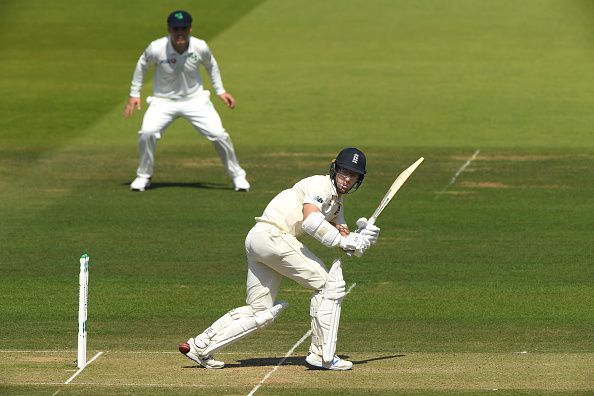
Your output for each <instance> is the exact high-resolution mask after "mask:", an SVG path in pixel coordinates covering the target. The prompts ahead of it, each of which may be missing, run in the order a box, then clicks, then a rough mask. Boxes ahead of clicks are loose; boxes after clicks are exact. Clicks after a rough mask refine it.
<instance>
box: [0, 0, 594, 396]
mask: <svg viewBox="0 0 594 396" xmlns="http://www.w3.org/2000/svg"><path fill="white" fill-rule="evenodd" d="M184 7H185V8H187V9H188V10H189V11H190V12H191V13H192V14H193V15H194V17H195V20H196V21H197V22H196V24H195V27H194V32H195V34H196V35H197V36H199V37H203V38H206V39H207V40H208V42H209V44H210V45H211V48H212V49H213V52H214V53H215V55H216V57H217V59H218V60H219V63H220V66H221V69H222V73H223V80H224V82H225V86H226V88H227V89H228V90H229V91H230V92H231V93H233V94H234V96H235V97H236V98H237V99H238V107H237V109H236V110H234V111H228V110H226V109H223V108H222V106H220V105H219V104H218V103H216V105H217V106H218V108H219V109H220V110H221V115H222V117H223V121H224V124H225V127H226V128H227V129H228V130H229V132H230V133H231V136H232V137H233V141H234V144H235V147H236V149H237V153H238V156H239V158H240V161H241V163H242V165H243V166H244V167H245V168H246V170H247V171H248V177H249V179H250V182H252V186H253V188H252V191H250V192H249V193H248V194H236V193H234V192H233V191H232V189H231V185H230V183H229V181H228V180H227V178H226V175H225V174H224V171H223V169H222V167H221V166H220V164H219V163H218V159H217V158H216V154H215V152H214V150H213V148H212V147H211V145H210V144H209V143H208V142H207V141H206V140H205V139H203V138H202V137H200V136H198V135H196V133H195V132H193V131H192V130H191V128H190V127H189V126H188V125H187V124H186V123H184V122H183V121H178V122H176V123H175V124H173V126H172V127H171V128H170V129H169V130H168V131H167V133H166V134H165V137H164V139H163V140H162V141H161V142H160V143H159V147H158V152H157V162H156V173H155V177H154V183H155V184H154V187H155V188H153V189H152V190H151V191H148V192H146V193H144V194H132V193H130V192H129V191H128V184H129V182H130V181H131V178H132V176H133V174H134V170H135V167H136V131H137V129H138V127H139V124H140V120H141V115H140V114H137V115H136V116H135V117H133V118H132V119H131V120H125V119H123V118H122V116H121V112H122V109H123V104H124V102H125V100H126V96H127V94H128V84H129V81H130V78H131V75H132V71H133V67H134V64H135V62H136V60H137V57H138V56H139V54H140V53H141V51H142V50H143V48H144V46H146V45H147V44H148V42H149V41H150V40H152V39H155V38H157V37H160V36H161V35H163V34H164V24H165V23H164V20H165V17H166V15H167V13H168V12H169V11H171V10H173V9H176V8H184ZM139 10H142V11H139ZM593 11H594V7H592V5H591V3H590V2H587V1H566V2H562V1H524V2H522V3H521V4H518V3H517V2H511V1H483V2H475V1H423V2H414V1H380V0H376V1H371V2H363V1H355V0H350V1H344V2H336V1H326V2H299V3H294V2H288V1H251V2H246V1H242V2H232V1H218V2H216V4H215V3H212V2H181V3H179V2H176V3H171V2H161V3H159V4H158V5H157V4H155V5H153V4H152V3H151V4H150V5H147V3H146V2H140V1H132V2H126V3H120V2H110V1H108V2H94V1H88V2H83V3H80V2H74V1H65V0H62V1H58V2H53V3H51V4H49V3H46V2H41V1H20V2H16V1H14V2H8V1H5V2H2V3H1V4H0V38H1V40H0V50H2V51H3V54H6V56H5V57H3V61H2V62H1V63H0V73H2V75H3V76H7V77H6V78H5V80H4V81H3V84H1V85H0V196H1V199H0V224H1V226H0V299H1V301H2V304H0V317H2V321H1V323H0V345H2V347H1V348H0V349H1V350H3V351H17V350H52V351H59V352H60V353H58V355H56V357H51V358H48V357H44V356H45V355H36V354H33V355H32V356H30V355H31V354H25V355H26V356H24V357H23V360H22V361H17V362H16V363H15V362H14V359H15V357H14V356H12V355H11V354H10V353H8V352H5V353H4V354H3V353H0V365H1V366H2V367H3V368H5V370H4V369H2V370H0V391H2V392H4V391H6V392H16V393H31V394H36V393H39V394H41V393H43V394H48V393H49V392H51V393H53V392H54V391H56V390H58V389H61V392H63V393H67V392H68V393H115V394H117V393H151V394H155V393H180V394H182V393H188V392H194V393H200V392H203V391H204V388H192V387H189V386H188V384H190V383H191V384H194V385H197V384H201V383H203V382H204V380H202V378H208V381H207V383H208V386H209V387H210V388H208V389H209V390H211V391H212V392H215V393H221V392H228V393H234V394H235V393H237V394H246V393H248V392H249V391H250V389H251V388H252V387H253V386H255V385H257V384H258V383H259V382H260V380H261V379H262V378H263V377H264V375H265V374H266V373H267V372H268V371H270V369H272V367H273V366H274V365H276V363H277V362H278V360H280V358H281V357H282V356H283V355H284V354H285V353H286V352H287V351H288V350H289V349H290V348H291V346H293V345H294V344H295V342H296V341H297V340H298V339H299V338H300V337H301V336H302V335H303V334H304V333H305V332H306V331H307V329H308V322H309V319H308V312H309V308H308V305H309V297H310V293H309V292H308V291H306V290H303V289H302V288H300V287H299V286H298V285H297V284H294V283H292V282H290V281H288V280H284V281H283V284H282V289H281V293H280V296H279V297H280V298H283V299H287V300H289V302H290V304H291V305H290V308H289V309H288V310H287V311H286V312H285V313H284V314H283V316H282V317H280V318H279V320H278V321H277V323H275V324H274V325H273V326H271V327H270V328H268V329H266V330H264V331H262V332H259V333H256V334H254V335H253V336H251V337H249V338H247V339H245V340H242V341H241V342H239V343H237V344H234V345H232V346H230V347H229V348H228V353H230V354H231V355H229V356H228V359H229V363H231V368H230V369H229V370H228V371H223V372H222V373H218V374H217V373H211V372H208V374H204V372H205V371H204V370H202V371H197V374H191V375H190V377H188V370H186V369H184V368H183V367H184V365H188V364H189V362H186V361H184V360H182V359H181V357H180V356H177V355H172V356H169V355H166V354H165V355H159V356H160V357H159V358H155V359H153V358H151V357H145V356H143V357H139V358H138V359H136V360H134V359H133V360H132V361H130V358H123V357H122V356H125V353H128V352H134V351H142V352H144V353H152V352H163V351H175V349H176V345H177V343H178V342H179V341H181V340H183V339H185V338H187V337H189V336H192V335H194V334H195V333H197V332H199V331H201V330H202V329H203V328H204V327H206V326H207V325H209V324H210V322H211V321H212V320H214V319H216V318H217V317H219V316H220V315H221V314H222V313H223V312H225V311H226V310H228V309H230V308H233V307H235V306H239V305H242V304H243V303H244V299H245V295H244V294H245V291H244V282H245V272H246V268H245V258H244V254H243V241H244V238H245V235H246V233H247V231H248V230H249V229H250V227H251V226H252V224H253V217H255V216H257V215H259V214H260V213H261V212H262V210H263V208H264V207H265V205H266V203H267V202H268V201H269V200H270V199H271V198H272V197H273V196H274V195H275V194H276V193H277V192H278V191H280V190H281V189H283V188H286V187H288V186H290V185H291V184H293V183H294V182H296V181H297V180H299V179H300V178H302V177H305V176H308V175H311V174H314V173H322V172H325V171H326V169H327V167H328V164H329V160H330V159H331V158H332V156H333V155H335V154H336V153H337V152H338V150H339V149H340V148H342V147H343V146H346V145H356V146H358V147H360V148H361V149H363V150H364V151H365V152H366V153H367V155H368V171H369V173H368V176H367V177H366V179H365V182H364V184H363V186H362V188H361V189H360V190H359V191H358V192H357V193H355V194H353V195H351V196H348V197H347V206H346V211H347V212H346V214H347V218H348V220H349V223H350V224H351V225H353V223H354V220H355V219H356V218H358V217H359V216H369V215H370V214H371V212H372V210H373V209H374V208H375V207H376V205H377V204H378V202H379V200H380V199H381V197H382V196H383V194H384V193H385V190H386V189H387V187H388V186H389V185H390V184H391V183H392V181H393V179H394V177H395V176H396V175H397V174H398V173H399V172H400V171H401V170H402V169H404V168H405V167H406V166H408V165H409V164H410V163H412V162H413V161H414V160H416V159H417V158H418V157H419V156H424V157H425V162H424V163H423V165H421V167H420V168H419V169H418V170H417V171H416V172H415V174H414V175H413V176H412V177H411V179H410V181H408V182H407V184H406V185H405V187H404V188H403V189H402V191H401V192H399V193H398V196H397V197H396V199H395V201H394V202H393V203H392V204H391V206H390V207H389V208H387V209H386V211H385V212H384V213H383V214H382V217H381V218H380V220H379V221H378V224H379V225H380V226H381V227H382V235H381V238H380V241H379V243H378V245H377V246H375V247H374V248H373V249H371V250H370V251H369V252H368V253H367V254H366V255H365V256H364V257H363V258H362V259H347V260H346V263H345V265H344V267H345V268H344V272H345V278H346V280H347V283H349V284H352V283H353V282H356V283H357V286H356V287H355V288H354V289H353V290H352V292H351V293H350V294H349V296H348V297H347V298H346V299H345V302H344V308H343V318H342V320H341V333H340V339H339V352H340V353H344V354H346V355H349V356H350V357H351V358H352V359H353V360H354V361H355V362H356V363H357V362H359V364H357V365H356V366H355V370H354V371H352V372H350V373H343V374H344V375H340V378H341V381H344V383H343V385H344V386H351V384H353V385H352V386H353V388H352V389H355V390H354V391H353V393H354V394H355V393H358V392H360V391H361V389H363V388H365V389H369V390H370V392H372V393H373V392H376V393H377V394H382V393H418V394H442V393H465V392H466V393H471V394H472V393H480V392H482V391H484V389H487V388H486V386H487V385H488V384H496V385H497V386H495V385H493V386H491V388H493V387H499V388H501V390H502V392H503V393H506V392H510V394H511V393H516V392H517V393H525V394H548V393H557V394H560V393H568V394H569V393H571V394H576V393H579V392H583V393H584V394H585V393H587V392H592V390H594V381H592V379H591V378H588V377H587V375H586V374H584V373H588V372H590V373H591V372H592V368H594V348H593V346H594V337H593V334H594V286H593V285H592V279H594V265H593V264H592V263H593V262H594V257H593V254H592V240H593V237H594V231H593V230H594V227H593V226H594V215H593V213H594V201H592V196H594V183H593V182H592V174H593V172H594V138H593V137H592V136H593V135H592V133H591V125H593V124H594V119H593V117H594V116H593V115H592V114H593V113H592V111H591V108H592V105H593V104H594V96H593V94H592V93H593V92H594V89H593V88H594V78H593V77H592V75H591V74H592V73H591V68H592V63H593V61H594V57H593V56H592V43H593V40H594V32H593V31H592V27H591V23H590V19H591V18H590V16H591V15H592V13H593ZM25 27H27V28H25ZM149 92H150V83H149V82H148V81H147V86H146V87H145V90H144V92H143V93H144V96H145V97H146V96H148V94H149ZM477 149H480V154H479V155H478V156H477V157H476V159H475V160H473V161H472V162H471V163H470V165H469V166H468V167H467V168H466V169H465V170H464V172H462V173H461V174H460V175H459V176H458V177H457V178H456V180H455V182H454V183H453V184H451V185H449V183H450V182H451V180H452V178H453V177H454V175H455V174H456V172H457V171H458V170H459V169H460V168H461V167H462V165H463V164H464V163H465V162H466V161H467V160H469V159H470V158H471V156H472V154H473V153H474V152H475V150H477ZM306 243H307V244H308V246H310V247H311V248H312V249H313V250H314V251H315V252H317V253H318V254H319V255H320V257H322V258H323V259H324V260H325V261H326V262H328V263H329V262H331V260H332V259H333V258H334V257H335V256H336V255H337V252H336V251H330V250H328V249H326V248H324V247H322V246H319V244H316V242H315V241H313V240H308V241H307V242H306ZM82 252H88V253H89V254H90V256H91V275H90V277H91V280H90V302H89V317H90V320H89V328H90V333H89V348H90V349H91V352H92V353H95V352H97V351H105V352H106V354H105V355H104V356H102V357H101V358H99V359H98V360H97V362H96V363H93V365H96V368H94V366H90V367H89V368H88V369H86V370H85V372H84V373H83V376H81V378H80V380H76V381H74V382H75V384H74V385H73V386H71V387H69V386H64V387H61V386H60V387H59V386H58V385H57V384H63V382H64V381H66V379H67V378H68V377H69V376H70V375H72V373H73V372H71V371H68V370H71V369H72V366H71V362H72V360H74V358H75V354H74V353H73V352H71V351H72V350H73V349H74V348H75V347H76V330H77V329H76V320H77V312H76V304H77V293H78V287H77V276H78V265H77V260H78V257H79V255H80V254H81V253H82ZM306 349H307V346H306V345H305V344H303V345H301V346H299V347H298V348H297V351H296V355H295V357H292V358H290V359H289V360H288V364H287V367H284V368H281V369H280V370H279V371H278V372H277V373H275V375H273V376H272V377H271V378H270V379H269V380H268V382H267V383H265V384H264V385H263V387H262V388H261V389H260V391H259V392H258V393H262V394H276V393H279V392H280V389H281V388H280V386H281V384H282V386H286V389H285V392H286V393H287V394H311V393H324V391H327V390H328V388H326V386H329V385H328V384H330V383H332V382H335V380H334V379H335V378H336V377H335V376H334V374H336V373H320V372H312V371H308V370H306V369H305V367H304V366H303V365H302V363H301V358H302V356H303V355H304V354H305V352H306ZM522 351H527V352H528V355H529V359H533V360H530V361H529V365H527V366H525V365H523V364H522V363H521V362H518V361H516V360H514V359H515V358H514V356H516V355H514V353H515V352H522ZM91 352H90V354H91ZM118 353H121V355H118ZM13 354H14V353H13ZM233 354H235V355H233ZM252 354H253V355H252ZM397 355H405V356H406V357H403V358H402V359H400V358H386V357H390V356H392V357H394V356H397ZM11 356H12V357H11ZM149 356H150V355H149ZM481 356H505V358H503V357H502V358H501V359H502V360H501V361H500V363H501V364H499V363H498V364H494V365H493V366H489V365H487V366H488V367H490V368H489V370H488V371H487V377H485V374H484V373H483V374H480V373H477V372H475V370H473V367H475V366H476V365H481V359H482V358H481ZM382 357H383V358H382ZM420 357H422V358H420ZM570 357H571V358H570ZM380 358H381V359H380ZM411 359H412V360H411ZM440 359H445V360H440ZM450 359H452V360H450ZM473 359H478V360H473ZM485 359H486V360H489V359H490V358H485ZM497 359H499V358H497ZM497 359H496V360H497ZM17 360H18V359H17ZM153 360H154V363H150V362H152V361H153ZM411 361H412V363H409V362H411ZM444 361H446V362H450V363H443V362H444ZM102 362H104V363H102ZM409 364H412V366H408V365H409ZM441 364H444V366H441ZM485 364H486V363H485ZM134 365H139V366H140V365H143V366H144V367H147V372H146V373H145V374H144V375H145V376H146V378H145V377H143V378H145V379H142V380H141V379H139V381H140V382H142V381H144V383H145V385H144V386H142V387H138V386H139V384H140V382H137V383H135V384H133V383H132V382H133V381H132V382H130V381H131V380H129V377H128V376H127V375H126V374H125V373H128V371H126V370H127V369H128V368H130V367H132V366H134ZM448 365H452V367H458V365H459V367H461V368H460V371H456V375H453V376H452V375H450V376H449V377H448V375H449V374H448V371H447V370H445V368H444V370H445V371H441V368H443V367H446V366H448ZM149 366H150V369H149ZM534 367H536V369H533V368H534ZM431 368H436V369H435V371H434V372H433V371H431ZM539 370H541V371H542V377H539V376H538V375H537V374H538V372H539ZM510 372H511V374H510ZM545 372H546V373H550V375H549V374H546V375H545ZM192 373H193V371H192ZM415 373H423V375H422V376H421V377H416V376H415V375H417V374H415ZM555 373H559V376H558V377H556V376H555V375H554V374H555ZM118 374H120V375H121V376H120V377H118ZM229 374H231V377H234V380H235V377H236V376H237V378H236V382H233V384H234V385H227V384H226V381H227V380H229V377H230V375H229ZM327 374H330V375H327ZM450 374H451V373H450ZM504 374H505V375H504ZM442 375H444V376H445V377H442ZM194 376H195V377H196V378H194ZM533 376H535V377H534V378H535V380H534V381H533V382H530V381H527V380H526V378H527V377H530V378H532V377H533ZM124 378H128V379H127V380H125V379H124ZM188 378H190V379H188ZM448 378H449V380H448ZM561 379H562V380H561ZM380 380H381V381H380ZM127 381H128V382H127ZM374 381H379V382H377V383H375V382H374ZM440 381H442V382H440ZM473 381H474V382H473ZM147 383H149V384H154V386H151V385H146V384H147ZM27 384H29V385H27ZM126 384H128V385H126ZM159 384H161V385H159ZM374 384H375V386H376V387H374ZM413 384H414V385H413ZM439 384H441V386H440V385H439ZM543 384H544V385H543ZM547 386H548V387H547ZM341 390H344V391H345V392H349V390H348V389H346V388H345V389H341Z"/></svg>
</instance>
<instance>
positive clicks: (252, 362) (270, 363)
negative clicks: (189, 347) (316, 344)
mask: <svg viewBox="0 0 594 396" xmlns="http://www.w3.org/2000/svg"><path fill="white" fill-rule="evenodd" d="M404 356H406V355H386V356H378V357H374V358H370V359H363V360H353V361H352V362H353V364H355V365H358V364H366V363H369V362H373V361H376V360H385V359H395V358H399V357H404ZM340 357H341V358H343V359H349V356H348V355H340ZM281 360H282V358H280V357H264V358H252V359H240V360H238V361H237V363H226V364H225V367H226V368H242V367H275V366H278V365H279V363H280V361H281ZM282 365H283V366H304V367H307V368H308V369H309V370H320V369H319V368H317V367H312V366H310V365H308V364H307V363H305V356H291V357H288V358H286V359H285V360H284V361H283V364H282ZM195 367H197V366H184V368H195Z"/></svg>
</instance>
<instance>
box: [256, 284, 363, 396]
mask: <svg viewBox="0 0 594 396" xmlns="http://www.w3.org/2000/svg"><path fill="white" fill-rule="evenodd" d="M356 285H357V284H356V283H353V284H352V285H351V286H350V287H349V289H348V290H347V292H346V294H345V296H346V295H347V294H349V293H350V292H351V290H353V287H355V286H356ZM310 335H311V329H309V330H308V331H307V332H306V333H305V334H303V336H302V337H301V338H300V339H299V341H297V342H296V343H295V345H293V347H292V348H291V349H289V352H287V353H286V354H285V356H284V357H283V358H282V359H281V360H280V361H279V362H278V364H277V365H276V366H274V368H273V369H272V370H270V371H269V372H268V373H266V375H265V376H264V378H262V381H260V383H259V384H258V385H256V386H255V387H254V389H252V390H251V392H250V393H248V395H247V396H253V395H254V393H256V391H257V390H258V389H259V388H260V387H261V386H262V385H263V384H264V382H266V380H267V379H268V378H270V376H271V375H272V374H273V373H274V372H275V371H276V370H278V368H279V367H280V366H282V365H283V363H284V362H285V360H287V358H288V357H289V356H291V355H292V354H293V352H295V349H297V347H299V345H301V344H302V343H303V341H305V340H306V339H307V337H309V336H310Z"/></svg>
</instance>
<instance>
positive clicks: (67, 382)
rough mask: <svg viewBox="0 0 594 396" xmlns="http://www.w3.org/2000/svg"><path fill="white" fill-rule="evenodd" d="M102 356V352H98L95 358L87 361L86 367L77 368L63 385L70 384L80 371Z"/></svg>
mask: <svg viewBox="0 0 594 396" xmlns="http://www.w3.org/2000/svg"><path fill="white" fill-rule="evenodd" d="M102 354H103V352H98V353H97V354H96V355H95V356H93V358H92V359H91V360H89V361H88V362H87V364H86V365H84V366H83V367H81V368H79V369H78V371H77V372H76V373H74V375H73V376H72V377H70V378H68V380H67V381H66V382H64V385H68V384H69V383H70V382H72V380H73V379H75V378H76V376H77V375H79V374H80V373H82V371H83V370H84V369H86V368H87V367H88V366H89V364H91V363H93V361H94V360H95V359H97V358H98V357H99V356H101V355H102ZM54 395H55V393H54Z"/></svg>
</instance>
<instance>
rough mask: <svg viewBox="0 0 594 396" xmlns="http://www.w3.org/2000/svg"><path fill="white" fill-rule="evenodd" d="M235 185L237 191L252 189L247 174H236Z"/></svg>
mask: <svg viewBox="0 0 594 396" xmlns="http://www.w3.org/2000/svg"><path fill="white" fill-rule="evenodd" d="M233 187H235V191H250V183H248V181H247V179H246V178H245V175H243V176H235V177H234V178H233Z"/></svg>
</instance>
